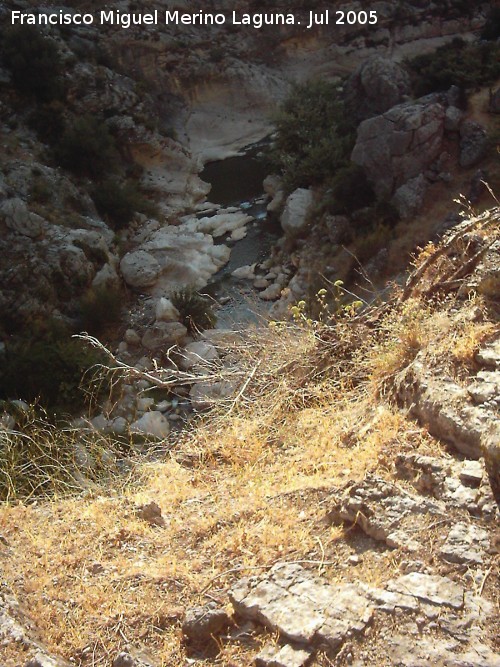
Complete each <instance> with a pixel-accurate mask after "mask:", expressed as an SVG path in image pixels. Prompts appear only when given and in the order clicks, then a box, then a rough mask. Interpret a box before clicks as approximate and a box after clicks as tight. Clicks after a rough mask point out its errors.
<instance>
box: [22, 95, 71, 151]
mask: <svg viewBox="0 0 500 667" xmlns="http://www.w3.org/2000/svg"><path fill="white" fill-rule="evenodd" d="M26 122H27V124H28V127H29V128H31V129H32V130H34V132H36V135H37V137H38V138H39V139H40V141H43V142H44V143H46V144H49V145H51V146H53V145H55V144H56V143H57V142H58V140H59V139H60V137H61V135H62V134H63V132H64V107H63V106H62V104H61V103H60V102H51V103H50V104H42V105H39V106H37V107H36V108H35V109H34V110H33V111H32V112H31V113H30V114H29V115H28V117H27V119H26Z"/></svg>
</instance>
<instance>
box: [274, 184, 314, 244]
mask: <svg viewBox="0 0 500 667" xmlns="http://www.w3.org/2000/svg"><path fill="white" fill-rule="evenodd" d="M312 203H313V193H312V192H311V190H306V189H305V188H298V189H297V190H295V191H294V192H292V194H291V195H290V196H289V197H288V199H287V200H286V204H285V210H284V211H283V214H282V216H281V227H282V228H283V231H284V232H285V234H286V235H287V236H290V237H294V236H297V235H299V234H300V233H301V232H303V231H304V230H305V229H306V227H307V226H308V224H309V219H308V217H309V213H310V211H311V207H312Z"/></svg>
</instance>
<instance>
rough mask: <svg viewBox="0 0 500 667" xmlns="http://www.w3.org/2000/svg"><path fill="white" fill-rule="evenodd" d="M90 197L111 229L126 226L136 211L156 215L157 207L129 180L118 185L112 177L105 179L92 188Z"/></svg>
mask: <svg viewBox="0 0 500 667" xmlns="http://www.w3.org/2000/svg"><path fill="white" fill-rule="evenodd" d="M92 198H93V199H94V203H95V205H96V208H97V210H98V211H99V213H100V214H101V215H102V216H103V217H104V218H105V219H106V220H107V221H108V222H109V223H110V225H111V227H113V229H123V228H124V227H126V226H127V225H128V224H129V223H130V221H131V220H132V218H133V217H134V213H135V212H136V211H137V212H139V213H144V214H145V215H148V216H149V217H156V216H157V215H158V210H157V207H156V206H155V205H154V204H153V203H152V202H150V201H148V200H147V199H146V198H145V197H144V196H143V195H142V194H141V192H140V191H139V189H138V187H137V186H136V185H135V183H133V182H131V181H127V182H126V183H125V184H124V185H120V183H118V181H116V180H114V179H107V180H106V181H104V182H103V183H101V184H100V185H99V186H98V187H96V188H95V189H94V191H93V193H92Z"/></svg>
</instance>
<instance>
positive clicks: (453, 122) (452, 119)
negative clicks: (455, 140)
mask: <svg viewBox="0 0 500 667" xmlns="http://www.w3.org/2000/svg"><path fill="white" fill-rule="evenodd" d="M463 117H464V112H463V111H462V110H461V109H459V108H458V107H453V106H452V107H448V108H447V109H446V116H445V119H444V129H445V130H446V131H447V132H458V131H459V129H460V123H461V122H462V119H463Z"/></svg>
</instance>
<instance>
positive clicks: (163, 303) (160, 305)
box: [155, 296, 180, 322]
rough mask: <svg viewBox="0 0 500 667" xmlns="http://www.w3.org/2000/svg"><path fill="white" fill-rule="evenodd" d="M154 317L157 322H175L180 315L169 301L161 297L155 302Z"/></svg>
mask: <svg viewBox="0 0 500 667" xmlns="http://www.w3.org/2000/svg"><path fill="white" fill-rule="evenodd" d="M155 317H156V321H157V322H177V321H178V320H179V318H180V313H179V311H178V310H177V308H176V307H175V306H174V304H173V303H172V302H171V301H170V299H166V298H165V297H164V296H162V297H160V298H159V299H158V301H157V302H156V306H155Z"/></svg>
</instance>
